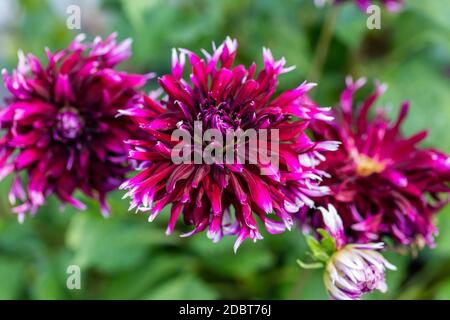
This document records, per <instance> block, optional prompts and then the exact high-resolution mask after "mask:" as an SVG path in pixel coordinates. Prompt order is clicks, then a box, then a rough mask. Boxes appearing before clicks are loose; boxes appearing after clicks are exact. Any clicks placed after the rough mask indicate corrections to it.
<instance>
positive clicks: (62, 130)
mask: <svg viewBox="0 0 450 320" xmlns="http://www.w3.org/2000/svg"><path fill="white" fill-rule="evenodd" d="M83 124H84V121H83V119H82V118H81V117H80V114H79V113H78V111H77V110H76V109H75V108H71V107H65V108H63V109H61V110H60V111H59V113H58V115H57V116H56V136H57V137H58V138H60V140H64V141H67V140H74V139H76V138H78V137H79V136H80V135H81V133H82V131H83Z"/></svg>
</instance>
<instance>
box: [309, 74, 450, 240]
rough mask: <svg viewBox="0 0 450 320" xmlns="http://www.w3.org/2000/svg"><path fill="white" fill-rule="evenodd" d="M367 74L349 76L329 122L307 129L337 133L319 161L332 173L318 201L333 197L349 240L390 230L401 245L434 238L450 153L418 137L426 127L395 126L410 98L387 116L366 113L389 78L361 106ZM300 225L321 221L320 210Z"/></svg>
mask: <svg viewBox="0 0 450 320" xmlns="http://www.w3.org/2000/svg"><path fill="white" fill-rule="evenodd" d="M364 84H365V80H364V79H360V80H358V81H356V82H353V81H352V79H351V78H348V79H347V88H346V89H345V90H344V91H343V93H342V95H341V102H340V106H339V108H338V109H335V110H333V113H332V115H333V116H336V121H335V122H333V123H323V122H315V123H313V124H312V130H313V132H314V134H315V137H316V138H317V139H319V140H337V141H341V142H342V146H341V147H340V148H339V150H338V151H337V152H330V153H326V154H324V155H325V156H326V161H324V162H322V163H321V164H320V165H319V168H320V169H322V170H324V171H326V172H328V173H329V174H330V175H331V177H330V178H327V179H326V180H325V181H324V184H325V185H328V186H330V188H331V195H330V196H327V197H323V198H318V199H317V202H318V203H319V204H320V205H322V206H327V205H328V204H329V203H331V204H333V205H334V206H335V207H336V209H337V211H338V212H339V214H340V216H341V217H342V219H343V223H344V228H345V234H346V235H347V237H348V239H349V240H350V241H351V242H354V243H366V242H369V241H378V240H381V239H382V237H383V236H388V237H390V238H391V239H393V240H394V241H395V242H397V243H400V244H404V245H413V244H414V245H418V247H422V246H424V245H425V244H426V245H429V246H432V245H433V241H434V234H435V233H436V231H437V230H436V227H435V226H434V224H433V217H434V215H435V214H436V213H437V212H438V210H440V209H441V208H442V207H443V206H444V205H446V204H447V203H448V201H449V194H450V158H449V156H448V155H446V154H444V153H443V152H441V151H439V150H435V149H431V148H420V147H419V146H418V143H419V142H421V141H422V140H423V139H424V138H425V137H426V135H427V133H426V132H425V131H423V132H419V133H417V134H415V135H413V136H411V137H404V136H403V135H402V134H401V132H400V127H401V125H402V123H403V121H404V119H405V117H406V115H407V112H408V108H409V103H408V102H404V103H403V104H402V107H401V111H400V115H399V117H398V119H397V120H396V121H395V122H394V123H390V122H389V121H388V119H387V118H386V116H385V114H384V113H383V111H382V110H381V109H379V110H377V113H376V115H375V118H374V119H373V120H371V121H369V120H368V114H369V111H370V109H371V108H372V106H373V105H374V104H375V102H376V100H377V99H378V97H379V96H380V95H381V94H382V93H383V92H384V91H385V89H386V86H384V85H380V84H377V85H376V90H375V92H373V93H372V94H371V95H370V96H368V97H367V98H366V99H365V100H364V101H363V102H362V104H361V107H360V108H358V110H354V103H353V95H354V93H355V92H356V91H357V90H358V89H360V88H361V87H362V86H363V85H364ZM301 220H303V222H304V225H309V226H312V227H313V228H314V229H315V228H317V227H320V226H321V224H322V222H321V219H320V217H317V216H311V215H304V214H302V215H301Z"/></svg>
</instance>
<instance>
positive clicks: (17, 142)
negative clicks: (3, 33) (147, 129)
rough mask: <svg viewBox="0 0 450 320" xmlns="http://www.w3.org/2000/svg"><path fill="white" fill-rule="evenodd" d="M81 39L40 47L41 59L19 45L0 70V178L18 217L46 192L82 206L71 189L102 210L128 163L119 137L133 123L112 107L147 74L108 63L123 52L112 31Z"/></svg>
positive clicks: (127, 99)
mask: <svg viewBox="0 0 450 320" xmlns="http://www.w3.org/2000/svg"><path fill="white" fill-rule="evenodd" d="M83 39H84V37H83V36H82V35H81V36H78V37H77V38H76V39H75V40H74V41H73V42H72V43H71V44H70V45H69V47H68V48H66V49H64V50H61V51H57V52H56V53H52V52H50V50H48V49H47V50H46V52H47V58H48V63H47V65H46V66H43V65H42V64H41V62H40V61H39V60H38V59H37V58H36V57H35V56H33V55H32V54H29V55H28V56H25V55H24V54H23V53H22V52H21V51H19V63H18V67H17V69H16V70H14V71H13V73H12V75H10V74H8V72H7V71H6V70H3V78H4V83H5V86H6V88H7V89H8V90H9V92H10V93H11V96H10V97H9V98H7V99H6V100H5V101H6V106H5V107H4V108H3V110H1V113H0V125H1V129H2V131H3V133H4V135H3V136H2V138H1V140H0V178H1V179H3V178H4V177H5V176H7V175H9V174H12V175H13V182H12V187H11V191H10V193H9V199H10V202H11V204H12V205H16V206H15V207H14V208H13V212H15V213H16V214H18V217H19V220H21V221H22V220H23V218H24V216H25V214H26V213H27V212H30V213H32V214H34V213H36V211H37V209H38V208H39V207H40V206H42V205H43V204H44V202H45V199H46V198H47V197H48V196H50V195H55V196H57V197H58V198H59V199H60V200H61V201H62V202H63V203H68V204H71V205H73V206H74V207H76V208H78V209H80V210H81V209H84V208H85V205H84V204H83V203H82V202H81V201H79V200H77V199H75V198H74V197H73V194H74V192H75V191H76V190H81V191H82V192H83V193H84V194H86V195H87V196H88V197H91V198H94V199H96V200H98V201H99V202H100V204H101V209H102V213H103V214H105V215H106V214H107V213H108V205H107V203H106V201H105V196H106V194H107V193H108V192H109V191H111V190H114V189H116V188H117V187H118V186H119V185H120V184H121V183H122V182H123V181H124V175H125V173H126V172H127V171H129V166H128V164H127V162H128V161H127V152H128V151H127V147H126V145H125V144H124V143H123V141H124V140H126V139H130V138H131V137H134V136H136V134H135V132H136V130H137V129H138V127H137V126H136V125H135V124H134V122H132V121H130V120H129V119H117V118H116V114H117V112H118V110H119V109H122V108H125V107H126V106H127V105H128V104H130V103H132V101H133V99H136V98H135V97H136V95H137V92H136V89H137V88H139V87H141V86H143V85H144V83H145V82H146V79H147V78H148V76H146V75H145V76H144V75H135V74H128V73H125V72H121V71H117V70H115V69H114V67H115V66H116V65H117V64H118V63H120V62H121V61H123V60H126V59H127V58H128V57H129V56H130V53H131V52H130V44H131V41H130V40H125V41H123V42H121V43H117V42H116V35H115V34H112V35H111V36H109V37H108V38H107V39H106V40H102V39H100V38H96V39H95V40H94V42H93V43H88V44H83V43H82V40H83ZM25 180H27V182H25ZM17 202H19V203H18V204H17Z"/></svg>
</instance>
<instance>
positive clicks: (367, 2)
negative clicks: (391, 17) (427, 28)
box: [315, 0, 404, 12]
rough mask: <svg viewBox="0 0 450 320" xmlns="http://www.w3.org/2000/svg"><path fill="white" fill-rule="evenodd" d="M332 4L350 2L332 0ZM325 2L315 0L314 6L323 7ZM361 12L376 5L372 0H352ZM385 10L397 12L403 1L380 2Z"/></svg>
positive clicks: (324, 0) (387, 0)
mask: <svg viewBox="0 0 450 320" xmlns="http://www.w3.org/2000/svg"><path fill="white" fill-rule="evenodd" d="M332 1H333V3H334V4H341V3H344V2H347V1H351V0H332ZM325 2H326V0H315V3H316V5H318V6H323V5H324V4H325ZM353 2H355V4H356V5H357V6H358V7H359V8H360V10H361V11H363V12H367V8H368V7H369V6H371V5H373V4H376V2H374V1H373V0H353ZM379 2H381V3H382V4H383V5H384V6H385V7H386V9H387V10H389V11H391V12H398V11H400V9H401V8H402V7H403V5H404V0H380V1H379Z"/></svg>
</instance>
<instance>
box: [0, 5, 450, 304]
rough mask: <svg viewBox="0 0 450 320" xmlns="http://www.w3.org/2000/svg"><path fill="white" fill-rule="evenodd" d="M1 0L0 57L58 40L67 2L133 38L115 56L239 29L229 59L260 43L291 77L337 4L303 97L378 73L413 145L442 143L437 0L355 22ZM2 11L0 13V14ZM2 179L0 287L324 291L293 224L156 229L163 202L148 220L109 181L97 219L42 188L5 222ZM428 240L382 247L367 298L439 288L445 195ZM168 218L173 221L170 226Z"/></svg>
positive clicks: (445, 47)
mask: <svg viewBox="0 0 450 320" xmlns="http://www.w3.org/2000/svg"><path fill="white" fill-rule="evenodd" d="M0 1H1V2H5V3H6V2H9V7H8V8H9V9H10V10H11V15H10V17H9V19H8V20H7V21H6V23H0V26H1V29H0V36H1V39H2V48H1V49H0V63H1V65H2V66H6V67H7V68H12V67H13V66H14V65H15V64H16V62H17V60H16V56H15V55H16V52H17V50H18V49H19V48H22V49H23V50H24V51H25V52H28V51H32V52H34V53H35V54H36V55H38V56H40V57H43V53H44V51H43V49H44V47H46V46H48V47H50V48H51V49H57V48H61V47H64V46H65V45H66V44H67V43H68V42H69V41H70V40H71V39H72V38H73V36H74V34H75V33H74V32H73V31H70V30H68V29H67V28H66V26H65V19H66V17H67V16H66V12H65V6H67V5H68V4H74V3H75V4H79V5H80V6H81V9H82V21H83V30H82V31H83V32H85V33H87V34H88V35H89V36H93V35H97V34H100V35H102V36H105V35H107V34H109V33H110V32H112V31H117V32H118V33H119V36H120V37H121V38H126V37H132V38H133V39H134V45H133V52H134V55H133V57H132V59H131V60H130V61H129V62H127V63H126V64H125V65H124V66H123V68H127V69H128V70H131V71H135V72H148V71H155V72H157V73H158V74H162V73H165V72H168V70H169V67H170V49H171V48H172V47H187V48H190V49H192V50H195V51H197V52H198V51H199V49H200V48H205V49H209V48H210V45H211V42H212V41H215V42H216V43H220V42H221V41H222V40H223V39H224V38H225V37H226V36H227V35H229V36H231V37H236V38H237V39H238V40H239V45H240V49H239V51H238V60H239V61H240V62H243V63H250V62H251V61H253V60H255V59H256V61H257V62H261V48H262V47H263V46H264V47H269V48H271V49H272V51H273V53H274V55H275V56H276V57H281V56H285V57H286V59H287V61H288V64H290V65H296V66H297V69H296V70H295V71H293V72H291V73H290V74H288V75H286V76H283V78H281V82H280V88H281V89H286V88H290V87H293V86H296V85H297V84H299V83H300V82H302V81H303V80H304V79H307V78H308V77H309V75H311V74H312V72H313V71H314V70H312V69H313V68H314V65H313V61H314V56H315V50H316V46H317V42H318V39H319V36H320V30H321V29H322V25H323V24H324V20H325V19H326V18H327V17H329V15H330V10H337V12H336V14H337V19H336V25H335V28H334V32H333V34H332V38H331V44H330V47H329V51H328V56H327V57H326V60H325V63H324V65H323V67H322V68H321V70H322V72H321V74H317V75H316V76H317V79H315V80H319V82H320V86H319V87H318V88H316V89H315V90H314V93H313V95H314V98H315V99H316V100H317V101H318V102H319V103H321V104H323V105H331V104H333V103H335V102H336V101H337V99H338V96H339V92H340V91H341V90H342V88H343V87H344V78H345V76H346V75H347V74H351V75H353V76H354V77H360V76H366V77H367V78H368V79H379V80H381V81H383V82H387V83H388V84H389V87H390V89H389V90H388V92H387V93H386V94H385V96H384V97H383V103H385V105H386V106H388V107H392V116H393V117H394V116H395V115H396V112H397V111H398V106H399V105H400V102H401V101H403V100H405V99H408V100H410V101H411V103H412V111H411V115H410V117H409V119H408V120H407V123H406V126H405V132H406V133H412V132H415V131H417V130H420V129H423V128H429V129H430V135H429V139H428V140H427V142H426V144H427V145H429V146H436V147H439V148H442V149H443V150H444V151H446V152H450V130H449V129H448V122H449V121H450V90H449V89H450V75H449V69H450V22H449V21H450V20H449V17H450V1H449V0H439V1H438V0H429V1H423V0H407V1H406V2H407V5H406V7H405V9H404V10H403V12H401V13H400V14H396V15H393V14H390V13H387V12H384V11H383V13H382V29H381V30H368V29H367V28H366V16H365V15H363V14H362V13H361V12H359V11H358V10H357V9H356V8H355V6H354V5H352V4H351V3H348V4H346V5H343V6H341V7H339V8H336V9H331V8H330V7H327V8H323V9H319V8H316V7H315V6H314V5H313V1H312V0H303V1H301V0H285V1H275V0H193V1H187V0H171V1H164V0H133V1H125V0H104V1H97V2H93V1H42V0H21V1H8V0H0ZM0 22H2V21H0ZM8 187H9V181H8V180H6V181H3V182H2V183H1V186H0V190H1V191H2V192H1V196H0V299H15V298H30V299H65V298H66V299H71V298H74V299H176V298H180V299H214V298H226V299H232V298H234V299H236V298H237V299H240V298H242V299H257V298H269V299H323V298H326V294H325V291H324V288H323V285H322V274H321V270H314V271H313V270H302V269H300V268H299V267H298V266H297V264H296V259H297V258H304V257H305V253H304V252H305V249H306V245H305V243H304V239H303V236H302V235H301V233H300V231H299V230H297V229H296V230H293V231H292V232H288V233H286V234H283V235H279V236H271V235H267V234H265V236H266V237H265V239H264V240H263V241H259V242H257V243H256V244H253V243H250V242H248V243H247V242H245V243H244V244H243V246H242V247H241V248H240V250H239V251H238V253H237V254H234V253H233V250H232V246H233V241H234V239H224V240H223V241H221V242H220V243H218V244H213V243H211V241H210V240H208V239H207V238H206V235H205V234H200V235H197V236H194V237H193V238H188V239H185V238H179V237H178V236H177V234H175V235H173V236H171V237H166V236H165V234H164V230H165V225H166V223H167V214H164V213H162V214H161V215H160V217H161V219H159V221H156V222H154V223H152V224H150V223H147V217H145V216H144V215H141V214H139V215H134V214H132V213H129V212H127V201H126V200H120V198H121V196H122V193H121V192H116V193H114V194H113V195H111V196H110V201H111V204H112V207H113V214H112V216H111V217H110V218H109V219H104V218H103V217H101V215H100V214H99V210H98V206H97V205H96V204H95V203H93V202H90V201H87V203H88V205H89V210H88V211H86V212H83V213H80V212H76V210H75V209H73V208H69V207H67V208H65V210H64V211H61V210H60V208H59V204H58V203H57V202H56V201H55V200H54V199H51V200H50V201H49V204H48V205H46V206H45V207H43V208H42V209H41V210H40V211H39V213H38V215H37V216H36V217H33V218H28V219H26V221H25V223H24V224H22V225H20V224H18V222H17V220H16V218H15V217H14V215H13V214H11V211H10V207H9V205H8V202H7V196H6V195H7V190H8ZM437 225H438V227H439V228H440V235H439V237H438V238H437V248H436V249H434V250H431V249H425V250H424V251H422V252H421V253H420V254H419V255H418V256H417V257H412V256H411V255H409V254H398V253H388V254H387V257H388V259H389V260H390V261H392V262H393V263H394V264H396V265H397V266H398V271H396V272H389V273H388V275H387V277H388V283H389V285H390V290H389V292H388V293H387V294H386V295H381V294H373V295H371V296H368V298H369V299H378V298H383V299H391V298H398V299H424V298H427V299H432V298H434V299H450V272H449V270H450V208H447V209H445V210H444V212H442V213H441V214H440V215H439V218H438V221H437ZM179 231H181V230H179ZM72 264H76V265H79V266H80V267H81V268H82V289H81V290H68V289H67V288H66V279H67V274H66V269H67V267H68V266H69V265H72Z"/></svg>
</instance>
